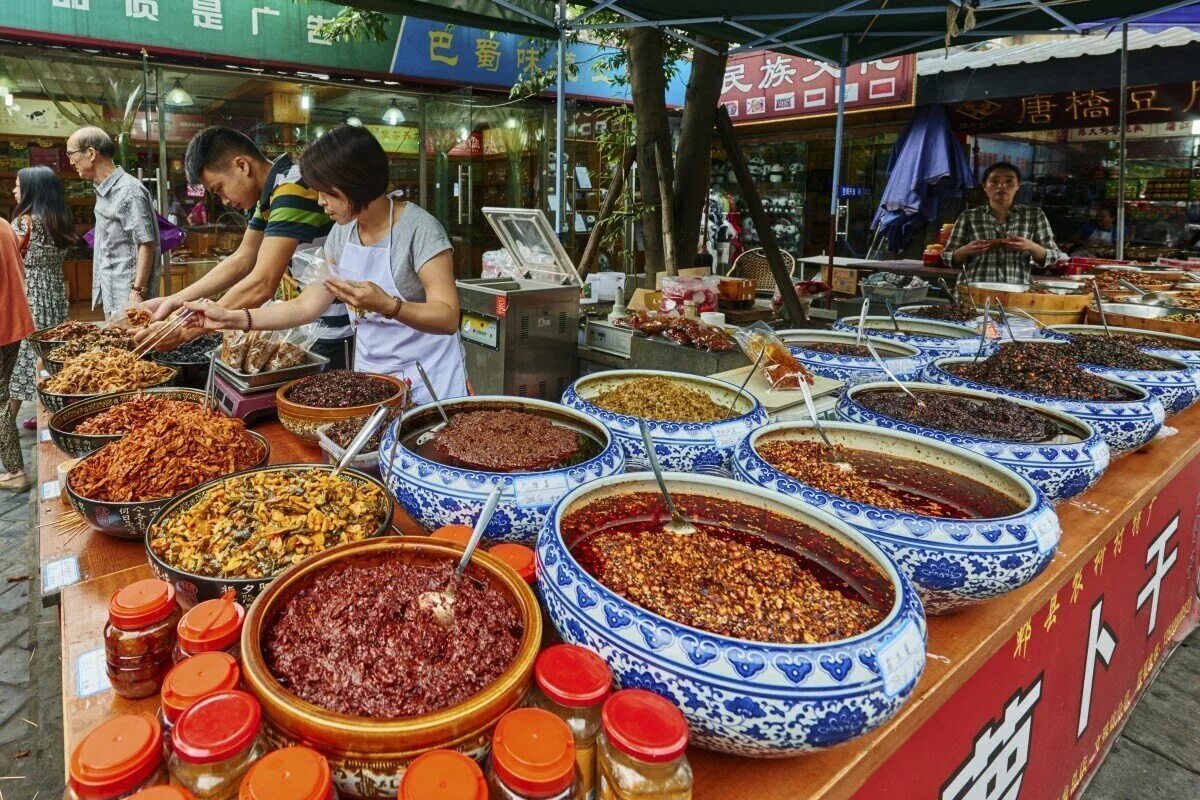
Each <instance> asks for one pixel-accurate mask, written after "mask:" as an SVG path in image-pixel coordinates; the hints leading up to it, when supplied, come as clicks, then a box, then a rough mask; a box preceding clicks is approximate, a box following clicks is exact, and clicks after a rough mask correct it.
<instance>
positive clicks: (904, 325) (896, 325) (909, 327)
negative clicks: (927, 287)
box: [833, 309, 996, 358]
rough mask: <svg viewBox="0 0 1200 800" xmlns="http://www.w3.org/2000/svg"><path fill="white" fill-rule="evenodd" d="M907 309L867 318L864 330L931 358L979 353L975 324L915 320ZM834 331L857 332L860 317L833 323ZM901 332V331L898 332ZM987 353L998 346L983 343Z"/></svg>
mask: <svg viewBox="0 0 1200 800" xmlns="http://www.w3.org/2000/svg"><path fill="white" fill-rule="evenodd" d="M904 311H905V309H900V310H898V311H897V312H896V319H895V320H893V319H892V318H891V317H867V318H866V320H864V321H863V329H864V330H865V331H866V332H867V333H869V335H871V336H873V337H875V338H877V339H888V340H890V341H895V342H903V343H904V344H910V345H912V346H913V347H915V348H917V349H918V350H920V351H921V352H922V353H923V354H925V356H927V357H928V358H943V357H945V356H973V355H975V353H976V352H978V351H979V348H980V341H979V331H978V330H977V329H976V328H975V326H974V325H973V324H972V323H969V322H964V323H961V324H960V323H955V322H940V321H937V320H930V319H913V318H910V317H906V316H904V314H903V312H904ZM833 329H834V330H835V331H841V332H843V333H854V334H857V333H858V317H843V318H841V319H839V320H838V321H837V322H835V323H833ZM897 329H899V330H897ZM982 347H983V352H984V354H985V355H986V354H988V353H991V352H992V351H993V350H994V349H995V347H996V345H995V344H994V343H993V342H991V341H986V342H983V344H982Z"/></svg>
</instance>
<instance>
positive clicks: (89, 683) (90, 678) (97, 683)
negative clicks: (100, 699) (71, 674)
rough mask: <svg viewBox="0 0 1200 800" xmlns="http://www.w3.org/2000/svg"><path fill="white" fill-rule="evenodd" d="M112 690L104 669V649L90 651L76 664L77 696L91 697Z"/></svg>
mask: <svg viewBox="0 0 1200 800" xmlns="http://www.w3.org/2000/svg"><path fill="white" fill-rule="evenodd" d="M111 688H112V683H110V682H109V680H108V670H106V669H105V667H104V648H100V649H98V650H90V651H88V652H86V653H84V654H83V655H81V656H80V657H79V658H78V660H76V662H75V696H76V697H91V696H92V695H94V694H100V693H101V692H106V691H108V690H109V689H111Z"/></svg>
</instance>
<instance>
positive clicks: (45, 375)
mask: <svg viewBox="0 0 1200 800" xmlns="http://www.w3.org/2000/svg"><path fill="white" fill-rule="evenodd" d="M38 377H39V378H49V377H50V373H49V372H46V370H42V371H41V372H39V373H38Z"/></svg>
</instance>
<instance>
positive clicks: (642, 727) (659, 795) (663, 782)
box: [597, 689, 692, 800]
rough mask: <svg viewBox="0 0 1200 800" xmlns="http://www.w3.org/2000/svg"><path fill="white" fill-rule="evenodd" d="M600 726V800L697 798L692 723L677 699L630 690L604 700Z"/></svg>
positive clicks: (598, 779)
mask: <svg viewBox="0 0 1200 800" xmlns="http://www.w3.org/2000/svg"><path fill="white" fill-rule="evenodd" d="M600 723H601V727H600V741H599V747H598V749H599V757H598V759H597V772H598V775H597V785H598V787H599V788H598V792H599V797H600V800H651V798H653V800H691V797H692V768H691V765H689V764H688V762H687V759H686V758H685V757H684V751H686V750H687V743H688V727H687V720H685V719H684V718H683V713H682V712H680V710H679V709H678V708H676V707H675V706H674V705H673V704H672V703H671V701H669V700H667V699H665V698H663V697H661V696H659V695H657V694H654V693H653V692H647V691H645V690H644V689H625V690H623V691H620V692H616V693H614V694H613V695H612V696H611V697H609V698H608V699H607V700H605V701H604V708H603V709H602V710H601V712H600Z"/></svg>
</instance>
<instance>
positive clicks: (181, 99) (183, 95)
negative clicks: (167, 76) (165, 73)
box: [163, 78, 192, 106]
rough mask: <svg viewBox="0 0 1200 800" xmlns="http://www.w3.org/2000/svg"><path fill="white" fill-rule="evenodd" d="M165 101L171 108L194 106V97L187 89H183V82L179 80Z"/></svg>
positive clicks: (176, 80)
mask: <svg viewBox="0 0 1200 800" xmlns="http://www.w3.org/2000/svg"><path fill="white" fill-rule="evenodd" d="M163 99H164V100H166V102H167V105H169V106H190V105H191V104H192V96H191V95H190V94H188V93H187V89H184V88H183V81H182V80H181V79H179V78H176V79H175V85H174V86H172V87H171V89H170V91H168V92H167V96H166V97H165V98H163Z"/></svg>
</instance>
